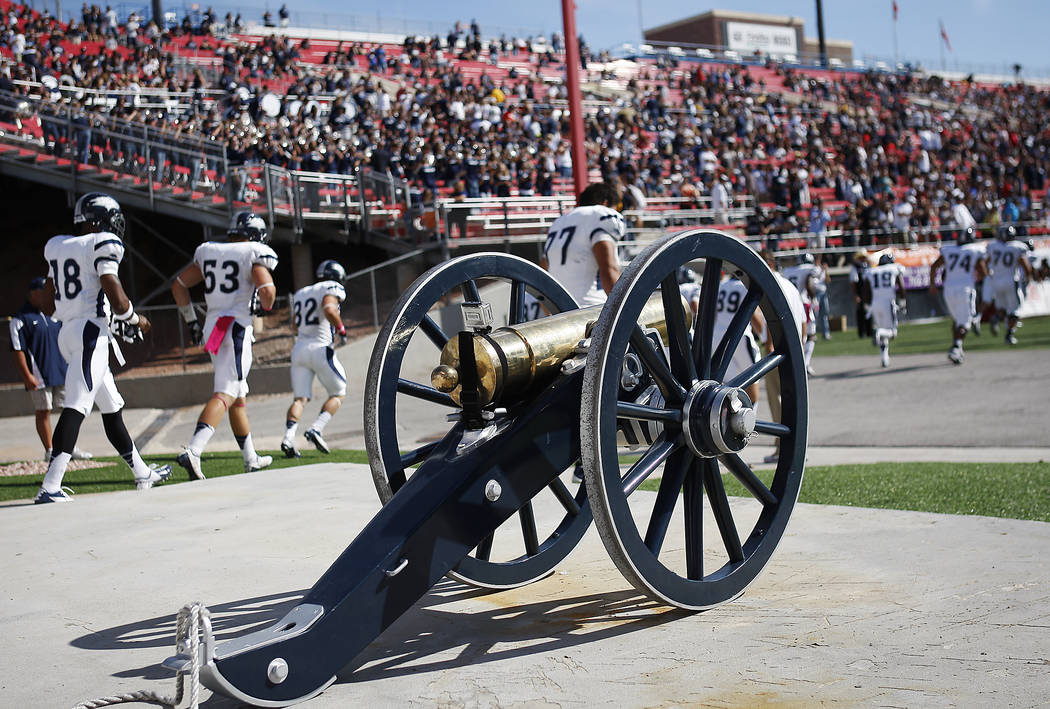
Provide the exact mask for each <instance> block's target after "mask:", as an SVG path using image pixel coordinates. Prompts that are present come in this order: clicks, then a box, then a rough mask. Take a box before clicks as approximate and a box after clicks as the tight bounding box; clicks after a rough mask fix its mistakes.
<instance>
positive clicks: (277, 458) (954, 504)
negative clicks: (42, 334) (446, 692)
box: [0, 450, 1050, 522]
mask: <svg viewBox="0 0 1050 709" xmlns="http://www.w3.org/2000/svg"><path fill="white" fill-rule="evenodd" d="M260 453H265V454H269V455H273V456H274V460H273V464H272V465H271V466H270V467H271V468H288V469H289V470H288V474H289V475H294V474H295V471H294V469H293V468H294V467H295V466H296V465H302V464H308V463H364V464H367V463H368V457H367V455H366V454H365V452H364V451H357V450H333V451H332V453H331V454H330V455H324V454H322V453H319V452H317V451H314V450H303V451H302V454H303V457H302V458H301V459H299V460H290V459H287V458H284V457H283V456H282V455H281V453H280V451H260ZM99 460H102V461H107V462H112V463H113V465H110V466H108V467H104V468H91V469H87V470H74V471H70V472H68V473H67V474H66V477H65V480H64V481H63V482H64V484H65V485H67V486H69V487H71V488H72V489H73V491H74V492H75V493H81V494H82V493H91V492H111V491H113V490H130V489H133V488H134V487H135V485H134V483H133V482H132V480H131V472H130V471H129V470H128V468H127V466H125V465H124V463H123V462H122V461H120V462H119V464H118V461H116V460H115V459H112V458H101V459H99ZM146 460H147V462H151V463H168V462H172V459H171V457H170V456H146ZM625 462H626V461H625ZM173 468H174V469H173V471H172V477H171V480H170V481H169V482H167V483H164V485H172V484H176V483H182V482H188V481H189V477H188V475H187V474H186V471H185V470H183V469H182V468H181V467H179V466H178V465H175V466H173ZM242 473H244V463H243V461H242V459H241V455H240V453H237V452H227V453H214V454H207V455H205V457H204V474H205V475H207V476H208V477H209V478H212V477H222V476H225V475H239V474H242ZM756 473H757V474H758V476H759V477H761V478H763V479H765V480H766V481H767V482H768V480H769V479H770V477H771V476H772V470H771V469H765V470H758V471H756ZM42 479H43V476H42V475H19V476H11V477H0V500H25V501H29V500H31V499H32V498H33V496H34V495H36V492H37V490H38V489H39V488H40V481H41V480H42ZM723 480H724V481H725V486H726V492H728V493H729V494H730V495H733V496H746V495H747V493H746V492H745V491H744V488H743V487H742V486H741V485H740V484H739V483H738V482H737V481H736V478H734V477H733V476H732V475H725V476H723ZM657 485H658V481H657V480H648V481H646V482H645V483H644V484H643V485H642V487H643V488H644V489H650V490H655V489H656V486H657ZM144 494H148V493H144ZM799 501H801V502H811V503H815V504H822V505H844V506H848V507H876V508H883V509H895V510H914V511H917V512H940V513H944V514H963V515H982V516H987V517H1006V518H1011V519H1029V520H1036V521H1040V522H1050V462H1045V461H1041V462H1039V463H872V464H865V465H833V466H816V467H811V468H807V469H806V472H805V478H804V480H803V483H802V492H801V494H800V495H799Z"/></svg>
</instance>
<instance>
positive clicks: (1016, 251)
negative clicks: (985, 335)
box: [984, 226, 1035, 345]
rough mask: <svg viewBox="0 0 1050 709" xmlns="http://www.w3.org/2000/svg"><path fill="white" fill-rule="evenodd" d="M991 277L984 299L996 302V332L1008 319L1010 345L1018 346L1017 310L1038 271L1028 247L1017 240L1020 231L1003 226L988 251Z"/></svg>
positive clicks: (993, 317) (993, 316)
mask: <svg viewBox="0 0 1050 709" xmlns="http://www.w3.org/2000/svg"><path fill="white" fill-rule="evenodd" d="M986 258H987V259H988V269H989V271H990V276H989V278H988V281H986V282H985V286H984V296H985V298H986V299H987V300H989V301H990V302H992V303H993V305H994V307H995V313H994V314H993V315H992V331H993V332H994V333H996V334H998V333H999V323H1000V322H1001V321H1002V320H1006V344H1008V345H1016V344H1017V323H1018V322H1019V320H1020V318H1018V317H1017V311H1018V310H1019V309H1020V307H1021V303H1022V302H1024V289H1023V287H1022V284H1023V283H1024V282H1025V280H1027V281H1032V280H1034V278H1035V272H1034V271H1033V270H1032V264H1030V263H1029V262H1028V246H1027V245H1025V244H1023V243H1021V242H1020V241H1018V240H1017V230H1016V229H1014V227H1012V226H1008V227H1003V228H1001V229H1000V230H999V233H998V234H997V235H996V240H995V241H993V242H992V243H990V244H988V249H987V250H986Z"/></svg>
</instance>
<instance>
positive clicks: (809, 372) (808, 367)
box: [806, 365, 817, 377]
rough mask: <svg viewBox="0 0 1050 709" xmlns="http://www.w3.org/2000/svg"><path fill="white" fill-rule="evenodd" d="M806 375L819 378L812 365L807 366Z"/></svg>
mask: <svg viewBox="0 0 1050 709" xmlns="http://www.w3.org/2000/svg"><path fill="white" fill-rule="evenodd" d="M806 374H808V375H809V376H811V377H815V376H817V373H816V371H814V369H813V366H812V365H806Z"/></svg>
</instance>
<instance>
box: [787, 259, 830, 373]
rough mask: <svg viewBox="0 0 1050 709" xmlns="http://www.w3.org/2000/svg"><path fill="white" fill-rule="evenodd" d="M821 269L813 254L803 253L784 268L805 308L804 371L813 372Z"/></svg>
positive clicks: (822, 273)
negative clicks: (794, 261)
mask: <svg viewBox="0 0 1050 709" xmlns="http://www.w3.org/2000/svg"><path fill="white" fill-rule="evenodd" d="M823 275H824V271H823V269H821V268H820V266H818V265H816V263H814V261H813V254H810V253H804V254H802V255H801V256H799V257H798V263H797V264H795V265H794V266H789V267H788V268H785V269H784V278H786V279H788V280H789V281H791V283H792V285H794V286H795V288H797V289H798V294H799V295H800V296H801V297H802V305H803V307H804V308H805V310H806V337H805V341H804V342H803V345H802V348H803V350H802V351H803V355H804V359H805V362H806V372H807V373H808V374H810V375H812V374H813V366H812V364H811V363H812V361H813V350H814V349H815V348H816V346H817V281H818V279H822V278H823Z"/></svg>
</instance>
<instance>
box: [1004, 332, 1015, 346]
mask: <svg viewBox="0 0 1050 709" xmlns="http://www.w3.org/2000/svg"><path fill="white" fill-rule="evenodd" d="M1005 339H1006V344H1008V345H1016V344H1017V338H1016V337H1014V331H1013V330H1007V332H1006V338H1005Z"/></svg>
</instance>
